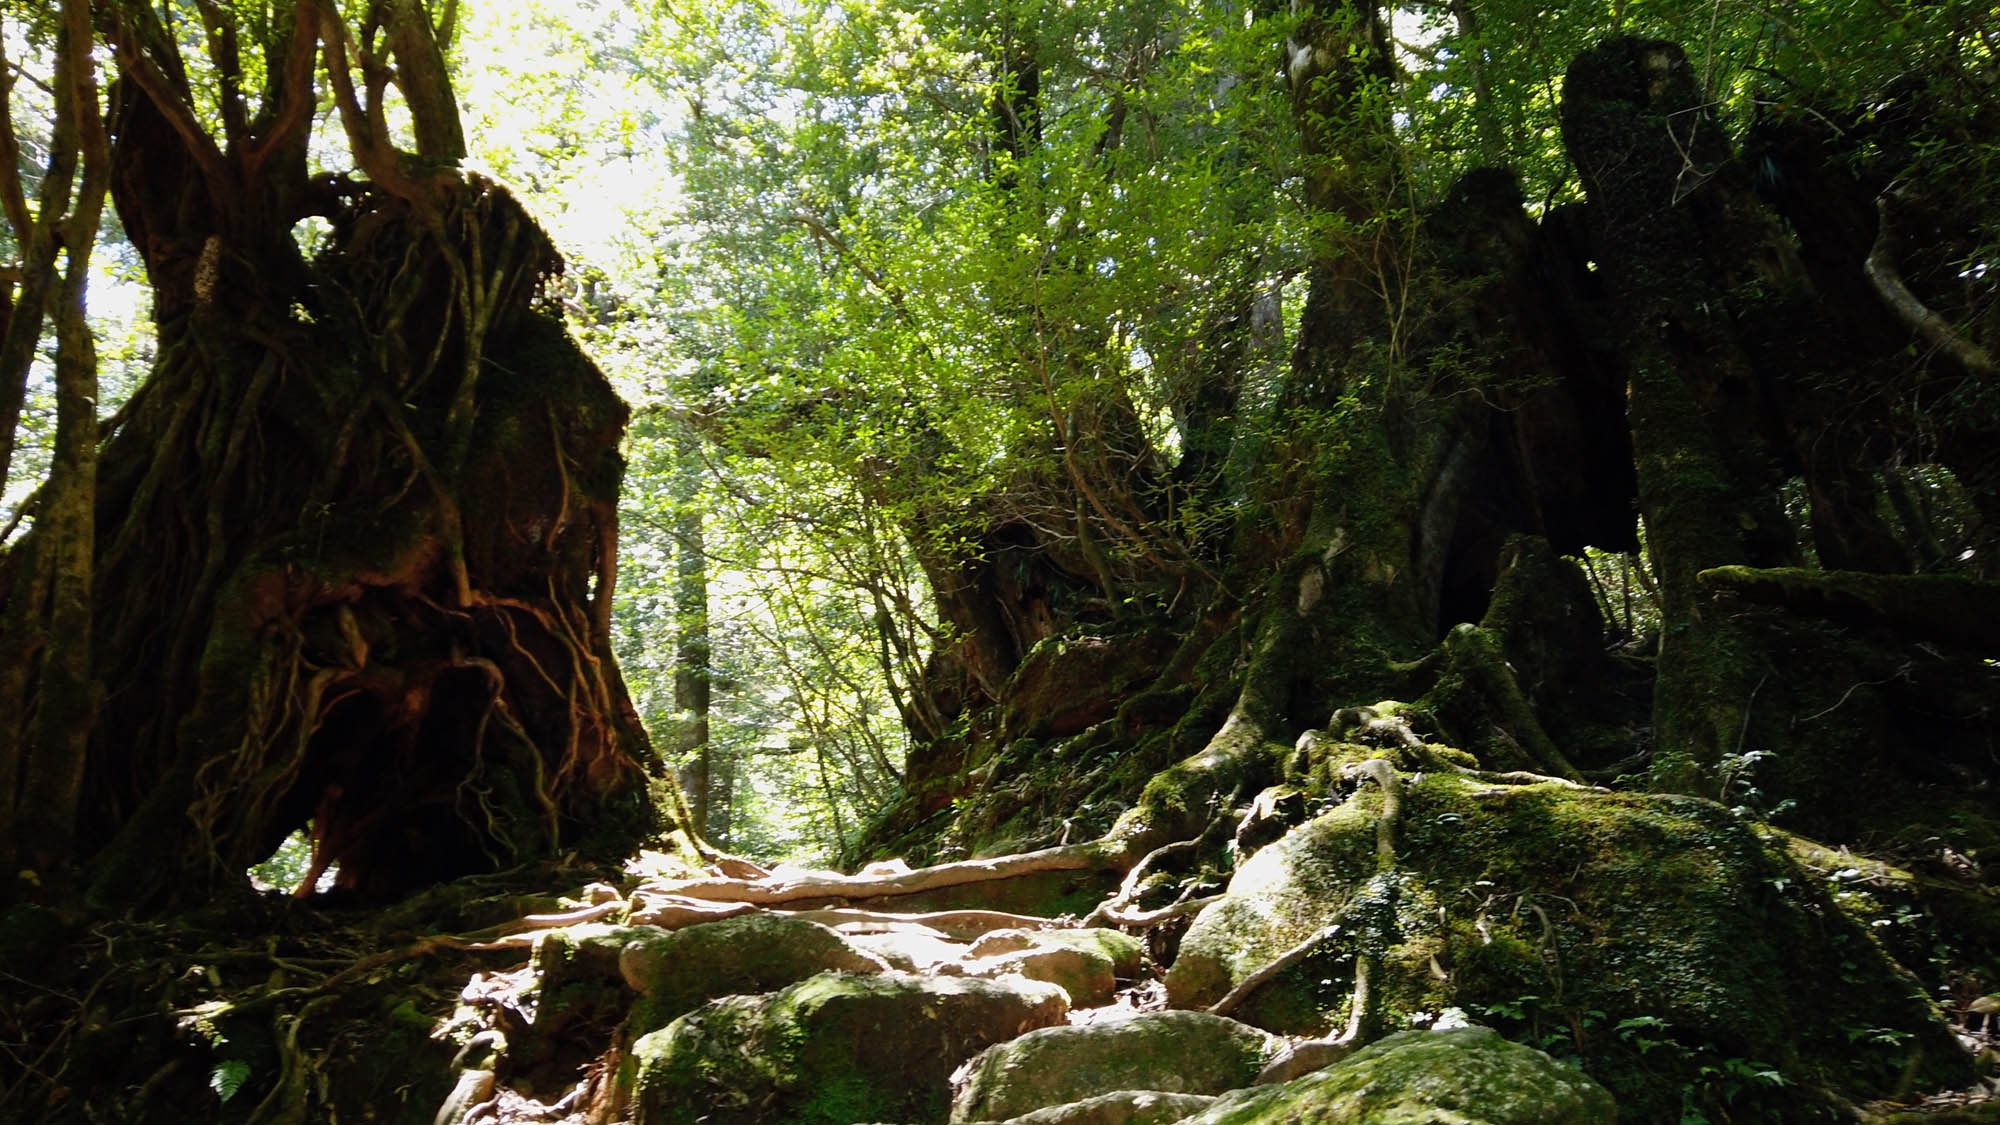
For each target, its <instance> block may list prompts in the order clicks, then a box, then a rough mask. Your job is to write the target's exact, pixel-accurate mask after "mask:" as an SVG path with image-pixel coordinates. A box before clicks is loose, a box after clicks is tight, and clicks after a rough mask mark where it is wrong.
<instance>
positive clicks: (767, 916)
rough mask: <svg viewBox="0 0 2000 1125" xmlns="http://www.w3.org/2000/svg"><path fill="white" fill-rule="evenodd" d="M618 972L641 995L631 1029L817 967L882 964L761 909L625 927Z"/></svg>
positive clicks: (854, 968) (849, 969)
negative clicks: (671, 924)
mask: <svg viewBox="0 0 2000 1125" xmlns="http://www.w3.org/2000/svg"><path fill="white" fill-rule="evenodd" d="M625 934H626V935H627V940H626V942H625V944H624V945H623V946H622V947H621V949H620V951H619V954H618V972H619V974H620V975H621V976H623V977H624V978H625V983H626V984H627V985H630V986H631V988H632V989H633V991H635V992H637V993H639V995H640V996H641V997H643V998H644V999H643V1001H642V1002H641V1003H640V1004H637V1005H634V1007H633V1011H632V1015H631V1017H630V1018H629V1019H628V1023H627V1029H628V1031H629V1032H630V1033H631V1034H634V1035H637V1034H641V1033H643V1032H647V1031H651V1030H653V1029H654V1028H657V1027H661V1026H664V1025H665V1024H666V1022H667V1021H668V1020H671V1019H673V1018H674V1017H675V1016H678V1015H680V1014H681V1013H683V1012H687V1011H690V1010H692V1009H694V1008H696V1007H698V1006H700V1005H701V1004H703V1003H704V1002H706V1001H708V1000H712V999H714V998H716V997H718V996H729V995H734V994H737V993H756V992H769V991H771V990H773V989H777V988H783V987H784V986H785V985H788V984H792V983H794V982H796V981H801V980H804V979H806V978H807V977H810V976H813V975H815V974H817V973H823V972H828V971H838V972H844V973H879V972H883V971H885V970H886V969H887V968H888V965H887V963H886V962H884V961H883V960H882V959H881V958H879V957H876V956H875V955H873V954H870V953H866V952H863V951H862V950H859V949H856V948H855V947H853V946H852V945H850V944H848V942H847V941H846V940H845V939H843V938H842V937H841V936H840V935H839V934H837V933H834V932H833V931H832V930H830V929H828V928H827V927H825V926H822V925H820V924H819V923H817V922H807V921H804V920H802V919H798V918H787V917H785V916H784V915H782V914H772V913H768V912H764V911H759V912H757V913H755V914H743V915H739V916H737V917H734V918H725V919H723V920H722V921H719V922H704V923H702V924H700V925H698V926H689V927H687V928H686V929H681V930H657V929H651V928H644V929H639V930H628V931H625Z"/></svg>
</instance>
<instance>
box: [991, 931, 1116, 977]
mask: <svg viewBox="0 0 2000 1125" xmlns="http://www.w3.org/2000/svg"><path fill="white" fill-rule="evenodd" d="M1024 949H1082V950H1087V951H1089V952H1091V953H1095V954H1099V955H1101V956H1102V957H1104V958H1105V959H1106V960H1107V961H1109V962H1111V971H1112V972H1113V973H1115V974H1117V976H1118V977H1120V978H1121V979H1124V980H1131V979H1132V978H1134V977H1136V976H1138V975H1139V967H1140V965H1141V964H1142V963H1143V962H1144V961H1145V959H1146V943H1144V942H1142V941H1140V940H1139V939H1138V938H1135V937H1133V936H1132V935H1131V934H1128V933H1125V932H1124V931H1122V930H1111V929H1105V928H1103V927H1100V926H1087V927H1083V928H1081V929H1074V930H1070V929H1047V930H992V931H989V932H987V933H985V934H982V935H981V936H980V938H979V940H978V941H975V942H973V943H972V949H971V951H970V953H971V956H973V957H992V956H994V955H996V954H1001V953H1014V952H1018V951H1020V950H1024Z"/></svg>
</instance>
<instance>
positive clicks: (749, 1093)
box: [623, 973, 1068, 1125]
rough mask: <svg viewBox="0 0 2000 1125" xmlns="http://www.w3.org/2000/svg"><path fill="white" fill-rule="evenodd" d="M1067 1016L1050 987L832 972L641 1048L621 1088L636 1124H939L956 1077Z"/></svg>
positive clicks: (728, 1003)
mask: <svg viewBox="0 0 2000 1125" xmlns="http://www.w3.org/2000/svg"><path fill="white" fill-rule="evenodd" d="M1067 1010H1068V1008H1067V1005H1066V1004H1065V1003H1064V1002H1063V1000H1062V993H1061V991H1060V990H1059V989H1056V988H1054V987H1052V986H1048V985H1030V984H1027V983H1020V984H1011V985H1010V984H1001V983H997V982H989V981H982V980H973V979H968V978H932V979H926V978H919V977H914V976H907V975H904V974H900V973H894V974H883V975H881V976H852V975H849V974H844V973H823V974H820V975H819V976H816V977H812V978H810V979H808V980H804V981H800V982H799V983H797V984H794V985H791V986H789V987H787V988H784V989H782V990H780V991H778V992H775V993H771V994H768V995H764V996H728V997H723V998H720V999H718V1000H714V1001H711V1002H710V1003H708V1004H706V1005H704V1006H703V1007H701V1008H699V1009H697V1010H696V1011H693V1012H690V1013H688V1014H687V1015H685V1016H682V1017H681V1018H679V1019H677V1020H675V1021H674V1022H673V1023H671V1024H669V1025H668V1026H667V1027H665V1028H663V1029H661V1030H659V1031H655V1032H652V1033H651V1034H648V1035H646V1036H644V1037H642V1038H640V1039H639V1040H638V1041H637V1042H636V1043H635V1044H634V1045H633V1056H634V1057H635V1058H636V1059H637V1060H638V1061H637V1066H636V1067H635V1068H634V1069H633V1071H632V1073H631V1075H630V1078H629V1085H627V1086H625V1087H623V1089H624V1090H625V1091H627V1092H628V1093H629V1094H631V1095H633V1096H635V1097H636V1100H637V1104H638V1114H637V1120H638V1121H639V1122H640V1125H657V1123H682V1122H686V1123H689V1125H692V1123H693V1122H695V1121H697V1120H700V1121H707V1122H711V1123H712V1125H733V1123H744V1125H749V1123H754V1122H765V1121H789V1122H797V1123H799V1125H848V1123H850V1122H855V1121H895V1120H926V1121H936V1120H942V1119H943V1117H944V1116H945V1112H946V1108H947V1105H948V1102H949V1085H948V1082H947V1078H948V1076H949V1074H950V1073H951V1070H952V1068H953V1067H955V1066H957V1065H958V1063H959V1062H961V1061H963V1060H964V1059H966V1058H968V1057H970V1056H972V1055H974V1054H976V1053H978V1052H979V1051H980V1050H981V1049H983V1048H985V1047H987V1046H990V1045H991V1044H993V1043H995V1042H998V1041H1000V1040H1002V1039H1006V1038H1011V1037H1012V1036H1013V1035H1015V1034H1017V1033H1019V1032H1020V1031H1022V1030H1024V1029H1029V1028H1036V1027H1048V1026H1052V1025H1054V1024H1057V1023H1060V1022H1062V1020H1063V1017H1064V1015H1065V1014H1066V1012H1067Z"/></svg>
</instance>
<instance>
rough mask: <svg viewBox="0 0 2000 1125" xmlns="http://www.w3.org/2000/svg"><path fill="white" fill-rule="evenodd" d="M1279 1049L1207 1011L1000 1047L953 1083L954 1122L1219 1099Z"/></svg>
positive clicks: (1049, 1033)
mask: <svg viewBox="0 0 2000 1125" xmlns="http://www.w3.org/2000/svg"><path fill="white" fill-rule="evenodd" d="M1280 1046H1282V1041H1281V1040H1279V1039H1277V1038H1275V1037H1273V1036H1270V1035H1266V1034H1264V1033H1263V1032H1261V1031H1258V1030H1257V1029H1256V1028H1254V1027H1249V1026H1247V1025H1245V1024H1241V1023H1238V1022H1236V1021H1235V1020H1231V1019H1224V1018H1222V1017H1221V1016H1211V1015H1209V1014H1207V1013H1206V1012H1145V1013H1141V1014H1138V1015H1134V1016H1132V1017H1131V1018H1129V1019H1122V1020H1115V1021H1108V1022H1105V1023H1096V1024H1088V1025H1079V1026H1074V1027H1070V1026H1065V1027H1051V1028H1048V1029H1046V1030H1042V1031H1033V1032H1029V1033H1028V1034H1026V1035H1023V1036H1021V1037H1020V1038H1019V1039H1016V1040H1013V1041H1012V1042H1009V1043H1003V1044H1001V1045H999V1046H997V1047H994V1048H992V1049H991V1050H989V1051H987V1052H986V1053H985V1054H983V1055H980V1056H979V1057H978V1058H976V1059H974V1060H972V1061H971V1062H969V1063H967V1064H966V1065H965V1067H964V1069H963V1070H961V1071H960V1072H959V1074H958V1075H957V1076H955V1078H954V1086H955V1087H956V1093H955V1096H954V1097H953V1099H952V1107H951V1119H952V1121H954V1122H967V1121H984V1120H1001V1119H1005V1118H1009V1117H1017V1116H1020V1115H1021V1114H1025V1113H1030V1112H1032V1111H1035V1110H1039V1109H1043V1108H1046V1107H1049V1106H1059V1105H1065V1104H1068V1103H1071V1102H1080V1101H1083V1100H1084V1099H1087V1098H1095V1097H1098V1096H1100V1095H1103V1094H1108V1093H1112V1092H1114V1091H1120V1090H1125V1091H1131V1090H1156V1091H1163V1092H1166V1093H1176V1094H1219V1093H1221V1092H1223V1091H1224V1090H1230V1089H1234V1088H1236V1087H1238V1086H1247V1085H1249V1084H1250V1083H1251V1081H1252V1080H1254V1079H1255V1078H1256V1077H1257V1072H1258V1071H1259V1070H1261V1069H1262V1068H1263V1066H1264V1064H1265V1063H1266V1062H1269V1061H1270V1060H1271V1058H1272V1057H1273V1056H1275V1055H1276V1054H1277V1052H1278V1049H1279V1047H1280Z"/></svg>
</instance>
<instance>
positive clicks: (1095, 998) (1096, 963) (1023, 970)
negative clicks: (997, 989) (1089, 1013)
mask: <svg viewBox="0 0 2000 1125" xmlns="http://www.w3.org/2000/svg"><path fill="white" fill-rule="evenodd" d="M958 968H959V971H960V972H961V973H963V974H964V975H966V976H969V977H986V978H988V979H998V978H1000V977H1008V976H1022V977H1026V978H1028V979H1029V980H1040V981H1047V982H1049V983H1050V984H1053V985H1056V986H1057V987H1059V988H1061V989H1062V990H1063V991H1064V992H1065V993H1067V994H1068V995H1069V1002H1070V1006H1071V1007H1075V1008H1095V1007H1099V1006H1101V1005H1104V1004H1109V1003H1110V1002H1111V997H1112V994H1113V993H1115V992H1117V991H1118V978H1117V977H1116V976H1114V975H1113V974H1112V971H1111V959H1110V958H1108V957H1106V956H1105V955H1104V954H1102V953H1099V952H1097V951H1096V950H1094V949H1064V948H1062V947H1059V946H1058V947H1050V948H1040V949H1020V950H1016V951H1014V952H1012V953H999V954H995V955H994V956H992V957H975V958H972V959H970V960H967V961H962V962H960V963H959V966H958Z"/></svg>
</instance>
